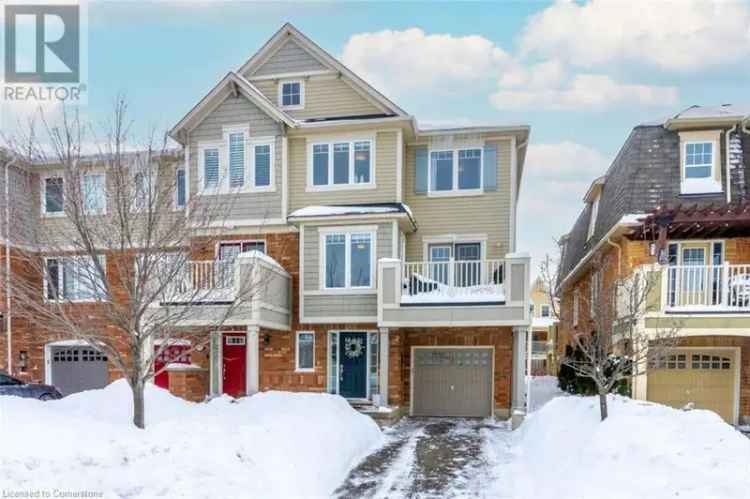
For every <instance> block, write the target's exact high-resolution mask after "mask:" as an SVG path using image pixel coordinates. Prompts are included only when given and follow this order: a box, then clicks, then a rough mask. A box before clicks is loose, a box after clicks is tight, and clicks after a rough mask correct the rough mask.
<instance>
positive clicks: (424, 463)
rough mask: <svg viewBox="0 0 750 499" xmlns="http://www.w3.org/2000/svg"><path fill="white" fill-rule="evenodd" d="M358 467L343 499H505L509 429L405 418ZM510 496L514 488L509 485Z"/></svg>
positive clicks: (338, 493)
mask: <svg viewBox="0 0 750 499" xmlns="http://www.w3.org/2000/svg"><path fill="white" fill-rule="evenodd" d="M387 437H388V443H387V444H386V445H385V446H384V447H382V448H381V449H380V450H379V451H377V452H375V453H373V454H372V455H370V456H369V457H368V458H366V459H365V460H364V461H363V462H362V463H361V464H360V465H359V466H358V467H356V468H355V469H354V470H353V471H352V472H351V473H350V475H349V477H348V478H347V480H346V482H345V483H344V484H343V485H342V486H341V487H340V488H339V489H338V490H337V491H336V493H335V496H336V497H339V498H360V497H367V498H399V497H404V498H407V497H408V498H412V497H414V498H433V497H435V498H437V497H439V498H448V497H493V498H496V497H503V496H504V489H505V486H504V484H507V482H504V480H507V478H509V476H510V475H508V476H507V477H506V476H502V475H503V474H504V473H503V472H504V468H507V467H504V466H502V465H503V464H507V463H508V462H509V461H510V452H509V451H508V446H509V440H510V428H509V426H507V425H505V424H504V423H495V422H488V421H482V420H470V419H406V420H404V421H402V422H401V423H399V424H398V425H396V426H395V427H394V428H392V429H390V430H387ZM507 485H508V487H507V497H510V486H509V484H507Z"/></svg>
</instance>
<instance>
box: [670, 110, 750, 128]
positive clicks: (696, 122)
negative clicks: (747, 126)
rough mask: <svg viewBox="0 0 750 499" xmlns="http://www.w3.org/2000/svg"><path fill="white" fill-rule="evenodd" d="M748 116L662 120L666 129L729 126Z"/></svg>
mask: <svg viewBox="0 0 750 499" xmlns="http://www.w3.org/2000/svg"><path fill="white" fill-rule="evenodd" d="M747 118H748V116H745V115H741V114H738V115H734V116H722V117H711V118H671V119H668V120H667V121H665V122H664V128H666V129H667V130H683V129H688V128H699V127H730V126H732V125H734V124H736V123H739V122H741V121H744V120H746V119H747Z"/></svg>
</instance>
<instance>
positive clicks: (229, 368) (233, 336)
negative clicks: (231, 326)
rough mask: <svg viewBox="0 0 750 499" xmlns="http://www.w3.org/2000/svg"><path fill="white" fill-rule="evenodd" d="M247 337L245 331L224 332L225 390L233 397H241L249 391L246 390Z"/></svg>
mask: <svg viewBox="0 0 750 499" xmlns="http://www.w3.org/2000/svg"><path fill="white" fill-rule="evenodd" d="M245 338H246V336H245V333H224V345H223V354H224V355H223V357H224V358H223V372H224V377H223V385H224V390H223V391H224V393H226V394H227V395H231V396H232V397H241V396H243V395H245V394H246V393H247V392H246V390H245V374H246V373H247V370H246V363H247V353H246V352H245Z"/></svg>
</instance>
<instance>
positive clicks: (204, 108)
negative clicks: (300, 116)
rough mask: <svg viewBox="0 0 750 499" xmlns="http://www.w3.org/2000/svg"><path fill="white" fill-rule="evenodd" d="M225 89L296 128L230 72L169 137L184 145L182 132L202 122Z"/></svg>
mask: <svg viewBox="0 0 750 499" xmlns="http://www.w3.org/2000/svg"><path fill="white" fill-rule="evenodd" d="M227 89H229V91H230V92H231V93H239V94H242V95H243V96H245V97H246V98H247V99H248V100H250V102H252V103H253V104H255V105H257V106H258V107H259V108H260V109H261V110H262V111H263V112H265V113H266V114H268V115H269V116H270V117H271V118H273V119H275V120H276V121H278V122H279V123H285V124H286V125H288V126H290V127H292V128H295V127H296V126H297V121H296V120H295V119H294V118H292V117H291V116H289V115H288V114H287V113H285V112H284V111H282V110H281V109H279V108H278V107H276V106H275V105H274V104H273V103H272V102H271V101H270V100H268V99H267V98H266V96H264V95H263V94H262V93H261V92H260V90H258V88H257V87H256V86H255V85H253V84H252V83H250V82H249V81H247V80H246V79H245V78H244V77H243V76H242V75H239V74H237V73H235V72H233V71H230V72H229V73H227V74H226V76H224V78H222V79H221V80H220V81H219V83H217V84H216V85H215V86H214V87H213V88H212V89H211V90H210V91H209V92H208V93H207V94H206V95H205V96H204V97H203V98H202V99H201V100H200V101H198V103H197V104H196V105H195V106H193V108H192V109H191V110H190V111H188V113H187V114H186V115H185V116H184V117H183V118H182V119H181V120H180V121H179V122H178V123H177V124H176V125H175V126H174V127H173V128H172V129H171V130H170V131H169V136H170V137H172V138H173V139H174V140H176V141H177V142H179V143H180V144H183V145H184V143H185V140H184V138H185V133H184V132H187V131H190V130H191V129H192V128H194V127H195V126H196V125H197V124H198V123H200V122H201V121H203V118H205V116H206V115H207V114H208V113H210V112H211V111H212V110H213V109H214V108H215V107H216V106H218V105H219V104H221V103H222V102H223V101H224V98H225V97H226V96H225V95H224V92H225V91H226V90H227Z"/></svg>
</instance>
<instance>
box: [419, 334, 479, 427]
mask: <svg viewBox="0 0 750 499" xmlns="http://www.w3.org/2000/svg"><path fill="white" fill-rule="evenodd" d="M413 358H414V363H413V366H412V368H413V374H414V377H413V385H412V415H414V416H458V417H486V416H490V415H492V405H493V397H492V369H493V366H492V349H491V348H415V349H414V357H413Z"/></svg>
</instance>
